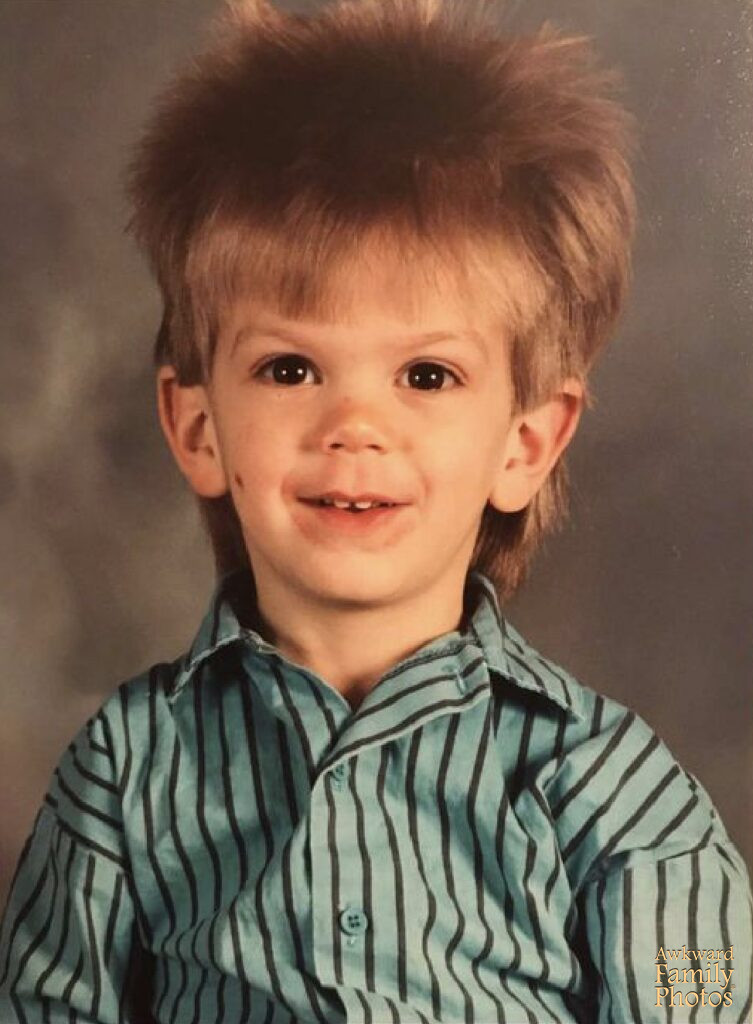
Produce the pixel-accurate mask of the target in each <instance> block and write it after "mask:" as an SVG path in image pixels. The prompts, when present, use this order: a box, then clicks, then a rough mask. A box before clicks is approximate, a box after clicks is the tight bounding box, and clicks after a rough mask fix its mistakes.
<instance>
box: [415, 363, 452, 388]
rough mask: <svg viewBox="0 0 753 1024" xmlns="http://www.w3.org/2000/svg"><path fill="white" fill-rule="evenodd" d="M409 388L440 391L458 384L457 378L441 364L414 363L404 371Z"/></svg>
mask: <svg viewBox="0 0 753 1024" xmlns="http://www.w3.org/2000/svg"><path fill="white" fill-rule="evenodd" d="M405 373H406V376H407V383H408V387H409V388H414V389H416V390H418V391H442V390H446V389H447V388H448V387H455V385H456V384H458V383H459V380H458V378H457V376H456V375H455V374H454V373H453V372H452V371H451V370H448V369H447V367H446V366H442V365H441V363H428V362H426V363H414V364H413V365H412V366H409V367H408V369H407V370H406V371H405Z"/></svg>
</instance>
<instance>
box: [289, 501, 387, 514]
mask: <svg viewBox="0 0 753 1024" xmlns="http://www.w3.org/2000/svg"><path fill="white" fill-rule="evenodd" d="M304 500H306V501H307V502H308V503H309V504H310V505H316V506H317V507H319V508H338V509H341V510H342V511H344V512H368V511H369V510H370V509H372V508H396V507H397V502H393V501H341V500H339V499H336V498H313V499H312V498H307V499H304Z"/></svg>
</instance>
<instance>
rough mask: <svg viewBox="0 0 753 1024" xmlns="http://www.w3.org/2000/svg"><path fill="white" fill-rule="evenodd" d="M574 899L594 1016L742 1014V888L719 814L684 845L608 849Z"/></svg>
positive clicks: (745, 980) (745, 1010) (746, 930)
mask: <svg viewBox="0 0 753 1024" xmlns="http://www.w3.org/2000/svg"><path fill="white" fill-rule="evenodd" d="M581 905H582V910H583V912H584V919H585V924H586V941H587V945H588V952H589V954H590V959H591V961H592V962H593V965H594V968H595V974H596V978H597V986H598V989H599V1015H598V1024H617V1022H627V1021H632V1022H642V1024H654V1022H656V1024H671V1022H680V1021H682V1022H689V1024H705V1022H712V1021H713V1022H715V1024H728V1022H729V1024H731V1022H733V1021H734V1022H739V1024H742V1022H747V1021H750V1019H751V1018H750V1012H751V952H752V950H753V936H752V926H751V902H750V891H749V887H748V879H747V873H746V870H745V867H744V865H743V862H742V860H741V858H740V856H739V854H738V853H737V851H736V850H735V848H734V846H733V845H732V844H731V843H730V841H729V839H728V838H727V836H726V834H725V833H724V830H723V828H722V827H721V825H720V824H719V823H718V822H717V823H716V824H715V826H714V828H713V830H712V833H711V835H709V836H708V837H707V838H706V839H705V841H704V843H703V845H700V846H698V847H697V848H695V849H691V850H688V851H686V852H684V853H681V854H676V855H673V856H670V857H667V858H664V859H663V858H661V857H660V856H658V857H657V856H651V855H650V854H648V853H647V852H645V851H637V852H636V853H634V854H632V855H628V856H627V857H621V858H617V859H616V860H615V862H613V863H612V864H611V865H609V866H607V868H606V870H604V872H603V873H602V874H601V875H600V877H598V878H595V879H593V880H592V881H591V882H589V883H588V885H587V886H586V887H585V890H584V894H583V899H582V904H581Z"/></svg>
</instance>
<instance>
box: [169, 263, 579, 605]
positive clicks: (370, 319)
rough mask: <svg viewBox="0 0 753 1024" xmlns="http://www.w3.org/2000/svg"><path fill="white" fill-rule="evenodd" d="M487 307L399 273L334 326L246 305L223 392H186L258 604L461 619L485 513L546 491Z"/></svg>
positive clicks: (366, 285)
mask: <svg viewBox="0 0 753 1024" xmlns="http://www.w3.org/2000/svg"><path fill="white" fill-rule="evenodd" d="M472 299H473V296H470V297H469V296H468V295H467V294H464V295H462V296H461V294H460V292H459V290H458V289H457V288H454V287H452V286H450V285H449V284H448V283H447V282H446V283H445V285H444V286H441V287H439V286H437V284H435V283H432V284H430V283H429V282H428V280H427V281H424V280H423V279H421V278H418V277H417V278H416V280H410V279H408V280H406V270H405V268H404V267H394V268H391V269H390V268H382V269H381V271H380V272H374V271H372V272H371V273H370V274H367V273H364V272H359V273H357V274H356V273H353V274H352V276H351V279H350V280H349V281H348V287H347V301H345V302H343V303H342V306H343V310H344V311H343V314H342V315H340V316H337V317H334V316H333V317H332V318H331V319H332V321H333V322H322V321H320V320H293V319H289V318H285V317H283V316H281V315H280V314H279V313H278V312H276V311H275V310H273V309H270V308H264V307H260V306H258V305H254V304H253V303H252V302H250V301H247V302H244V301H239V302H237V303H236V304H235V305H234V307H233V308H232V310H231V311H230V313H229V315H228V316H227V317H226V319H225V321H224V325H223V329H222V331H221V334H220V337H219V339H218V345H217V351H216V356H215V361H214V365H213V371H212V378H211V382H210V384H209V386H208V387H207V388H206V389H204V388H193V389H177V391H178V392H185V393H186V394H185V395H184V398H185V403H184V405H185V407H186V408H187V409H188V410H193V411H194V412H195V413H196V410H199V412H198V413H196V415H195V416H194V417H193V418H192V417H191V414H190V412H186V413H185V422H186V431H185V433H186V434H188V433H189V431H188V429H187V426H188V423H189V421H190V423H191V424H193V426H194V428H195V429H194V431H193V435H192V440H191V445H192V459H193V461H192V463H191V466H190V468H187V467H186V464H185V460H184V461H183V462H182V465H183V468H184V471H186V473H187V475H188V476H189V478H190V479H191V482H192V483H193V485H194V487H195V489H196V490H197V491H198V492H199V493H201V494H204V495H205V496H217V495H219V494H222V493H224V492H225V491H226V490H230V492H231V494H232V497H233V502H234V505H235V508H236V510H237V513H238V516H239V518H240V522H241V525H242V528H243V534H244V537H245V541H246V546H247V549H248V553H249V556H250V560H251V564H252V567H253V570H254V575H255V578H256V583H257V588H258V590H259V593H260V595H262V594H264V593H272V592H274V593H275V596H276V598H277V600H278V602H279V601H280V600H283V599H285V597H286V595H287V596H288V597H290V598H291V599H292V598H295V599H296V600H297V601H298V602H300V601H301V600H302V599H303V600H305V601H308V602H314V603H316V604H320V605H321V604H322V603H323V604H326V605H329V606H335V605H337V606H340V607H345V606H349V607H352V606H355V605H359V606H367V605H368V606H372V607H374V606H380V605H387V604H395V605H397V604H400V603H405V602H406V601H408V602H410V601H411V599H418V600H419V601H420V600H423V599H424V598H426V599H427V600H431V599H432V598H436V599H438V600H445V601H446V600H447V596H448V595H449V594H451V593H456V594H458V595H460V594H461V593H462V584H463V580H464V578H465V574H466V572H467V569H468V565H469V562H470V559H471V555H472V551H473V548H474V544H475V540H476V535H477V533H478V528H479V524H480V519H481V514H482V512H483V510H484V507H485V506H486V504H487V502H491V503H492V504H493V505H494V506H495V507H497V508H498V509H502V510H507V511H511V510H514V509H517V508H521V507H523V505H525V504H526V503H527V500H528V499H529V498H530V496H531V492H532V491H533V490H535V489H536V488H537V487H538V486H539V485H540V482H543V478H544V477H545V475H546V472H548V468H549V467H548V466H546V467H543V468H542V466H540V465H538V464H536V465H534V460H535V459H536V458H538V459H539V460H541V458H542V452H541V451H540V448H539V447H537V445H536V438H535V437H534V438H533V440H532V438H531V437H530V436H528V434H526V431H525V429H523V430H521V423H522V421H521V419H520V417H515V416H513V390H512V381H511V375H510V367H509V359H508V355H507V351H506V344H505V338H504V335H503V332H502V331H501V330H500V329H499V327H498V326H497V325H495V322H494V318H493V316H492V315H491V312H488V313H487V312H484V311H485V310H486V309H487V304H485V303H484V302H483V300H482V296H481V295H479V296H478V301H477V302H473V301H472ZM189 392H190V395H189V394H188V393H189ZM576 405H577V401H576ZM563 408H564V406H563ZM573 415H574V417H575V419H577V409H576V411H575V413H574V414H573ZM550 418H551V417H550ZM164 420H165V415H164V410H163V421H164ZM547 422H548V421H547ZM558 424H559V420H558ZM572 427H573V428H574V422H573V423H572ZM168 433H169V431H168ZM567 436H568V437H569V433H568V435H567ZM564 443H566V439H565V441H564V442H563V444H564ZM173 447H174V449H175V443H174V442H173ZM176 454H177V452H176ZM179 461H181V460H180V456H179ZM551 461H552V462H553V461H554V457H553V458H552V460H551ZM539 477H540V481H539ZM335 501H337V502H343V501H352V502H359V503H360V504H363V503H369V504H370V505H371V504H372V503H374V502H378V504H379V507H376V508H374V507H370V508H368V509H367V510H365V511H358V510H352V508H347V509H341V508H338V507H336V506H334V505H333V504H332V503H333V502H335ZM385 506H386V507H385Z"/></svg>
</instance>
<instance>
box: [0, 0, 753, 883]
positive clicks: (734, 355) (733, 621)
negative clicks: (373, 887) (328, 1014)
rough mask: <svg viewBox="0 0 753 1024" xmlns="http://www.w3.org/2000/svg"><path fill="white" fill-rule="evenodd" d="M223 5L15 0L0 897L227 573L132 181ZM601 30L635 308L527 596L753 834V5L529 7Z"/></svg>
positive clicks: (1, 453)
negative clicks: (178, 80)
mask: <svg viewBox="0 0 753 1024" xmlns="http://www.w3.org/2000/svg"><path fill="white" fill-rule="evenodd" d="M216 6H217V3H216V0H150V2H146V0H107V2H105V0H36V2H35V0H4V2H0V47H2V75H3V78H4V84H3V87H2V89H1V90H0V117H2V126H3V140H4V141H3V147H2V156H3V163H2V171H1V178H0V204H1V205H2V235H1V237H0V261H1V267H2V273H1V274H0V296H1V298H2V311H3V312H2V321H1V325H2V326H1V330H2V344H1V347H0V354H1V356H2V373H1V374H0V403H1V404H0V439H1V441H0V517H1V520H0V565H2V568H3V573H2V583H1V584H0V656H1V657H2V664H3V671H2V675H1V676H0V821H1V822H2V828H1V830H0V899H2V896H3V894H4V891H5V887H6V886H7V883H8V880H9V876H10V872H11V871H12V867H13V864H14V863H15V860H16V857H17V854H18V851H19V849H20V846H21V843H22V841H23V838H24V836H25V834H26V833H27V831H28V829H29V828H30V826H31V823H32V819H33V815H34V813H35V809H36V806H37V804H38V802H39V800H40V798H41V796H42V794H43V791H44V788H45V785H46V783H47V779H48V776H49V773H50V771H51V769H52V767H53V765H54V763H55V761H56V759H57V758H58V756H59V754H60V752H61V751H62V749H63V748H64V746H65V745H66V744H67V742H68V741H69V739H70V737H71V735H72V734H73V733H74V732H75V731H76V729H77V728H78V726H79V725H80V724H81V722H82V721H83V720H84V719H85V718H86V717H87V716H88V715H89V714H90V713H92V712H93V711H94V710H95V708H96V707H97V705H98V704H99V703H100V702H101V700H102V699H103V698H104V697H105V696H106V695H107V694H108V693H109V692H111V691H112V689H114V687H115V686H116V685H117V683H118V682H119V681H120V680H122V679H124V678H126V677H128V676H131V675H133V674H135V673H136V672H137V671H140V670H141V669H142V668H144V667H145V666H147V665H148V664H149V663H151V662H153V661H155V660H163V659H166V658H170V657H173V656H175V655H176V654H177V653H179V652H180V650H182V649H183V648H184V647H185V646H186V644H187V643H188V642H189V640H190V638H191V635H192V632H193V630H194V628H195V626H196V624H197V623H198V620H199V617H200V615H201V613H202V610H203V607H204V604H205V601H206V599H207V597H208V594H209V590H210V586H211V582H212V571H211V564H210V559H209V557H208V553H207V547H206V545H205V543H204V540H203V538H202V536H201V533H200V530H199V527H198V523H197V516H196V513H195V510H194V506H193V504H192V502H191V500H190V499H189V496H188V494H187V492H186V489H185V487H184V486H183V484H182V481H181V480H180V478H179V476H178V474H177V471H176V470H174V469H173V467H172V465H171V463H170V460H169V458H168V455H167V452H166V449H165V447H164V445H163V443H162V441H161V438H160V436H159V434H158V427H157V421H156V416H155V414H154V411H153V398H152V395H153V384H152V377H151V368H150V346H151V342H152V336H153V333H154V330H155V328H156V325H157V322H158V303H157V298H156V293H155V289H154V287H153V285H152V283H151V282H150V280H149V278H148V276H147V273H146V270H145V268H144V266H143V265H142V263H141V260H140V258H139V257H138V256H137V254H136V252H135V251H134V247H133V245H132V243H131V241H130V240H129V239H128V238H126V237H125V236H124V233H123V226H124V224H125V221H126V216H127V214H126V208H125V204H124V201H123V199H122V196H121V191H120V181H121V172H122V167H123V164H124V161H125V159H126V156H127V152H128V146H129V144H130V143H131V141H132V140H133V139H134V137H135V135H136V134H137V131H138V126H139V125H140V124H141V122H142V121H143V118H144V115H145V112H146V110H147V107H148V103H149V99H150V97H151V96H153V94H154V93H155V91H156V90H157V89H158V88H159V86H160V85H161V84H162V83H163V82H164V80H165V78H166V76H167V74H168V72H169V71H170V69H171V68H172V67H173V66H174V65H175V63H176V61H177V60H179V59H180V58H182V57H184V56H185V55H186V54H187V53H188V52H189V51H190V49H191V47H193V46H195V44H196V42H197V40H198V39H199V38H200V32H201V30H202V25H203V24H204V23H205V21H206V17H207V15H208V14H209V13H210V12H211V11H212V10H214V9H215V8H216ZM509 6H510V7H511V8H512V9H513V13H514V15H515V17H516V18H517V20H518V21H519V22H520V23H531V22H534V21H536V20H537V19H539V18H541V17H543V16H547V17H552V18H553V19H554V20H556V21H557V22H558V23H560V24H561V25H563V26H564V27H567V28H571V29H575V30H578V31H582V32H586V33H590V34H593V35H595V36H596V37H597V39H598V40H599V43H600V48H601V50H602V52H603V53H604V54H605V56H606V57H607V59H608V60H610V61H613V62H616V63H617V64H618V65H619V66H621V68H622V69H623V71H624V73H625V76H626V78H627V83H628V101H629V104H630V105H631V106H632V108H633V110H634V111H635V112H636V113H637V115H638V117H639V120H640V122H641V125H642V155H641V158H640V161H639V165H638V186H639V196H640V203H641V213H642V221H641V230H640V235H639V240H638V247H637V260H636V275H635V284H634V288H633V293H632V301H631V303H630V306H629V309H628V312H627V315H626V317H625V319H624V321H623V324H622V326H621V328H620V331H619V333H618V336H617V338H616V339H615V342H614V344H613V346H612V350H611V352H609V353H608V354H607V357H606V359H605V361H604V362H603V364H602V365H601V366H600V367H599V369H598V372H597V373H596V377H595V380H594V388H595V392H596V396H597V399H598V402H597V405H596V407H595V409H594V410H593V411H592V412H591V413H590V414H589V415H588V416H587V417H586V419H585V421H584V422H583V425H582V428H581V431H580V435H579V437H578V439H577V441H576V445H575V448H574V450H573V452H572V457H571V466H572V470H573V479H574V484H575V498H574V503H573V514H572V520H571V523H570V525H569V527H568V528H567V529H566V531H565V532H564V533H563V534H562V535H560V536H559V537H558V538H556V539H555V540H553V541H552V542H550V544H549V546H548V548H547V550H546V552H545V553H544V555H543V556H542V557H540V558H539V560H538V562H537V564H536V566H535V570H534V574H533V577H532V579H531V581H530V583H529V584H528V586H527V587H526V589H525V590H524V592H523V593H522V594H521V595H520V597H518V598H517V599H516V600H515V602H514V603H513V604H512V605H511V607H510V608H509V615H510V617H511V618H512V619H513V621H514V622H515V623H516V625H518V626H519V628H521V629H522V630H523V631H524V632H525V633H526V634H527V635H528V636H529V638H530V639H531V640H532V641H533V642H534V643H536V644H537V645H538V646H540V647H542V648H543V650H544V651H545V652H546V653H548V654H549V655H551V656H553V657H554V658H556V659H557V660H559V661H561V662H562V663H564V664H565V665H567V666H569V667H570V668H571V670H573V671H574V672H575V673H576V674H577V675H578V676H579V677H580V678H581V680H582V681H584V682H585V683H587V684H589V685H591V686H593V687H595V688H597V689H600V690H602V691H603V692H605V693H608V694H610V695H612V696H614V697H617V698H618V699H619V700H621V701H623V702H626V703H628V704H630V705H632V706H633V707H634V708H636V709H637V710H638V711H639V712H640V713H641V714H642V715H644V717H646V718H647V719H648V720H649V721H650V722H651V723H652V724H653V725H654V727H655V728H656V729H657V731H658V732H659V734H660V735H661V736H662V737H663V738H664V739H665V740H666V741H667V743H668V744H669V746H670V747H671V748H672V749H673V750H674V752H675V753H676V755H677V756H678V757H679V758H680V760H681V761H682V762H683V763H684V764H685V766H686V767H687V768H688V769H690V770H691V771H692V772H694V773H695V774H697V775H698V776H699V777H700V778H701V780H702V781H703V783H704V784H705V786H706V787H707V789H708V790H709V791H710V793H711V795H712V797H713V798H714V800H715V802H716V803H717V805H718V807H719V808H720V809H721V811H722V815H723V817H724V819H725V821H726V822H727V825H728V828H729V830H730V831H731V833H732V835H733V837H734V838H735V840H736V841H737V843H738V844H739V845H740V847H741V848H742V849H743V851H744V853H745V854H746V855H747V856H748V857H749V858H750V856H751V853H753V835H752V834H751V822H752V821H753V807H752V806H751V782H752V781H753V771H752V770H751V768H752V765H751V751H752V750H753V742H752V741H753V736H752V732H753V730H752V727H751V719H752V717H753V710H752V709H753V701H752V700H751V696H752V694H751V682H752V679H753V672H752V667H753V666H752V664H751V662H752V658H751V625H752V623H753V598H752V596H751V582H752V580H753V572H752V571H751V570H752V569H753V565H752V563H753V539H752V537H751V526H752V525H753V516H752V513H753V472H752V470H751V423H752V417H751V412H750V408H751V400H752V399H753V386H752V385H753V380H752V376H753V374H752V367H751V352H752V351H753V344H752V342H751V334H752V330H751V327H752V321H753V317H751V312H752V310H753V184H752V183H753V137H752V136H751V126H752V125H753V76H752V74H751V71H752V65H753V57H752V54H751V49H752V47H753V10H752V8H751V6H750V4H749V3H748V2H747V0H739V2H738V0H520V2H518V3H511V4H510V5H509Z"/></svg>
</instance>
